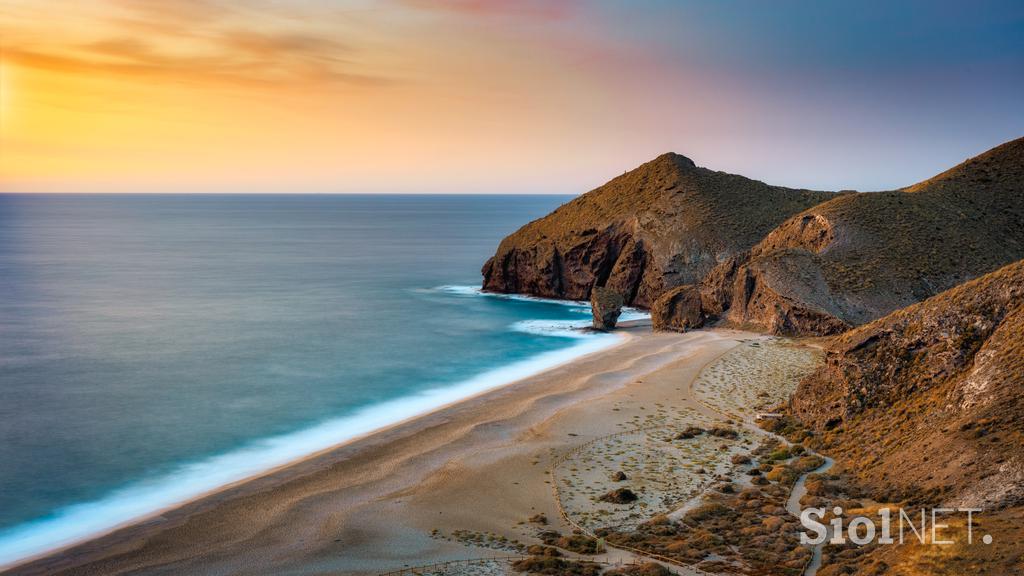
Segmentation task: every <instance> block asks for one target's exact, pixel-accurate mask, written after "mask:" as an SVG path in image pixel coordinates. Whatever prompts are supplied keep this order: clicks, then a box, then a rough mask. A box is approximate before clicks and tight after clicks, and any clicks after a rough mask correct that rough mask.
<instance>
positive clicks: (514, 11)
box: [401, 0, 577, 20]
mask: <svg viewBox="0 0 1024 576" xmlns="http://www.w3.org/2000/svg"><path fill="white" fill-rule="evenodd" d="M401 2H402V3H404V4H406V5H408V6H412V7H414V8H420V9H423V10H436V11H443V12H453V13H457V14H464V15H468V16H517V17H522V18H529V19H537V20H558V19H562V18H565V17H567V16H569V15H570V14H571V13H572V12H574V11H575V9H576V7H577V0H519V1H516V2H510V1H506V0H401Z"/></svg>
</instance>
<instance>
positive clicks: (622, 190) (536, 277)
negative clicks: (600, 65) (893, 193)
mask: <svg viewBox="0 0 1024 576" xmlns="http://www.w3.org/2000/svg"><path fill="white" fill-rule="evenodd" d="M834 197H835V194H833V193H828V192H814V191H810V190H793V189H789V188H782V187H778V186H769V185H767V184H764V183H762V182H758V181H755V180H750V179H749V178H744V177H742V176H736V175H734V174H726V173H724V172H715V171H713V170H708V169H706V168H700V167H697V166H696V165H695V164H694V163H693V161H691V160H690V159H689V158H686V157H685V156H680V155H678V154H664V155H662V156H659V157H658V158H656V159H654V160H652V161H651V162H648V163H646V164H644V165H642V166H640V167H639V168H637V169H635V170H632V171H630V172H627V173H625V174H623V175H622V176H619V177H617V178H615V179H613V180H612V181H610V182H608V183H607V184H605V185H604V186H601V187H600V188H597V189H595V190H592V191H590V192H588V193H586V194H584V195H582V196H580V197H578V198H576V199H574V200H572V201H571V202H568V203H567V204H565V205H563V206H561V207H560V208H558V209H557V210H555V211H554V212H552V213H551V214H549V215H548V216H545V217H544V218H541V219H539V220H535V221H533V222H530V223H529V224H527V225H526V226H523V227H522V228H520V229H519V230H518V231H517V232H515V233H514V234H512V235H510V236H508V237H507V238H505V239H504V240H503V241H502V242H501V244H500V245H499V246H498V250H497V252H496V253H495V255H494V257H492V258H491V259H489V260H488V261H487V263H486V264H485V265H484V267H483V275H484V283H483V287H484V289H485V290H489V291H494V292H510V293H525V294H532V295H535V296H543V297H550V298H568V299H574V300H585V299H587V298H589V297H590V292H591V289H592V288H593V287H594V286H607V287H609V288H612V289H614V290H616V291H618V292H619V293H621V294H622V295H623V296H624V297H625V300H626V303H627V304H630V305H635V306H641V307H647V306H649V305H650V304H651V302H653V301H654V299H655V298H656V297H657V295H658V294H660V293H661V292H662V291H663V290H664V289H665V288H666V287H672V286H676V285H679V284H688V283H693V282H697V281H698V280H700V279H701V278H702V277H703V276H704V275H705V274H706V273H707V272H708V271H709V270H711V269H712V268H714V267H715V265H717V264H718V263H719V262H722V261H723V260H725V259H727V258H728V257H730V256H732V255H733V254H735V253H737V252H740V251H743V250H745V249H748V248H750V247H751V246H753V245H754V244H755V243H756V242H757V241H759V240H760V239H761V238H763V237H764V235H765V234H766V233H768V231H770V230H771V229H772V228H774V227H776V226H778V225H779V224H780V223H782V222H783V221H784V220H785V219H786V218H788V217H789V216H792V215H793V214H796V213H798V212H800V211H802V210H804V209H806V208H809V207H811V206H814V205H815V204H819V203H821V202H823V201H825V200H829V199H831V198H834Z"/></svg>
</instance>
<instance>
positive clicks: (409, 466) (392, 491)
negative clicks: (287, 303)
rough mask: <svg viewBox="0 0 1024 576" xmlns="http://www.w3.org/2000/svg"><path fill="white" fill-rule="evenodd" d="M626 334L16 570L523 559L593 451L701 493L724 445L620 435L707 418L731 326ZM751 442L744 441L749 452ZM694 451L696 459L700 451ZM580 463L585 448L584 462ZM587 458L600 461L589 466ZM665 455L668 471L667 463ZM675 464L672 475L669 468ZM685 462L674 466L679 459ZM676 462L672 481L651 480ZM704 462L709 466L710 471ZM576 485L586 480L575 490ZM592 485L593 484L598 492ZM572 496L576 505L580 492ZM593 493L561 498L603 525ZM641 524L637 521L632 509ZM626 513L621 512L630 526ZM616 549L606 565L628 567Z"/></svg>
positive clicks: (344, 566)
mask: <svg viewBox="0 0 1024 576" xmlns="http://www.w3.org/2000/svg"><path fill="white" fill-rule="evenodd" d="M633 324H634V325H632V326H630V327H628V328H625V329H623V330H622V331H621V332H622V334H623V335H624V336H625V338H624V341H623V342H622V343H621V344H619V345H618V346H616V347H614V348H611V349H609V350H605V351H602V352H598V353H596V354H591V355H589V356H585V357H582V358H579V359H577V360H575V361H572V362H570V363H567V364H564V365H562V366H559V367H557V368H555V369H552V370H549V371H547V372H544V373H541V374H538V375H535V376H533V377H530V378H526V379H523V380H521V381H518V382H516V383H514V384H511V385H508V386H505V387H503V388H500V389H498V390H494V391H491V392H488V393H485V394H483V395H480V396H478V397H475V398H472V399H469V400H466V401H463V402H460V403H458V404H455V405H452V406H449V407H446V408H443V409H441V410H438V411H436V412H433V413H431V414H429V415H426V416H423V417H420V418H417V419H414V420H411V421H408V422H404V423H402V424H399V425H396V426H394V427H391V428H389V429H387V430H384V431H381V432H379V433H376V434H373V435H370V436H368V437H366V438H362V439H359V440H357V441H354V442H351V443H348V444H346V445H343V446H340V447H338V448H336V449H332V450H330V451H328V452H326V453H322V454H319V455H317V456H315V457H312V458H309V459H307V460H305V461H302V462H300V463H297V464H294V465H292V466H288V467H286V468H284V469H281V470H277V471H275V472H273V473H271V474H268V475H266V476H264V477H261V478H258V479H255V480H251V481H248V482H245V483H242V484H240V485H237V486H234V487H231V488H228V489H225V490H223V491H221V492H218V493H216V494H214V495H210V496H207V497H204V498H201V499H199V500H196V501H194V502H191V503H188V504H186V505H184V506H182V507H180V508H177V509H175V510H172V511H168V512H166V513H164V514H161V515H159V516H157V517H155V518H152V519H149V520H148V521H146V522H143V523H141V524H138V525H134V526H130V527H126V528H123V529H121V530H118V531H116V532H114V533H112V534H108V535H106V536H103V537H101V538H98V539H96V540H92V541H89V542H87V543H84V544H80V545H77V546H74V547H72V548H69V549H67V550H64V551H62V552H60V553H57V554H53V555H50V556H47V557H44V558H41V559H37V560H36V561H33V562H31V563H29V564H24V565H22V566H20V567H17V568H15V569H13V570H11V571H10V573H12V574H127V573H131V574H267V573H275V574H375V573H380V572H385V571H388V570H394V569H398V568H402V567H405V566H416V565H423V564H428V563H432V562H437V561H445V560H456V559H464V558H475V557H485V556H489V555H504V554H509V553H512V552H513V551H514V550H515V549H516V547H517V546H523V545H529V544H534V543H537V542H538V540H537V537H536V536H537V532H538V527H537V526H536V525H535V523H531V522H529V519H530V518H531V517H534V518H536V517H537V515H543V516H544V517H545V518H546V519H547V521H548V524H547V525H546V526H544V529H547V530H556V531H560V532H562V533H569V532H570V531H571V527H570V526H569V525H567V524H566V523H565V522H564V521H563V520H562V519H561V517H560V514H559V510H558V508H557V505H556V502H555V498H554V497H553V495H552V484H551V483H552V481H553V480H552V478H553V477H552V475H551V473H550V472H551V470H552V468H553V467H554V468H556V469H557V474H558V478H559V480H558V481H560V482H563V485H564V486H568V487H569V488H570V489H572V490H571V492H572V493H573V494H583V493H593V492H594V491H595V490H600V489H601V488H600V484H601V482H602V481H604V479H605V476H606V475H605V474H604V473H603V472H600V470H597V469H596V468H595V466H594V465H593V463H592V462H590V461H588V460H586V458H583V460H581V462H578V463H575V464H574V463H572V462H571V461H570V460H569V459H565V458H562V457H560V455H563V454H565V453H566V452H567V451H569V450H572V449H573V448H574V447H578V446H581V445H584V444H588V445H589V446H591V447H598V448H595V450H596V452H595V454H597V455H599V456H600V457H601V458H603V459H605V460H607V462H608V463H609V464H608V465H610V466H613V467H616V468H619V469H623V470H628V473H629V474H630V475H631V476H635V481H636V483H638V484H640V485H641V487H642V486H643V485H644V482H648V483H650V490H649V491H647V492H644V494H651V495H655V494H656V495H658V498H660V500H659V501H651V502H644V503H643V505H642V507H641V510H644V511H647V508H648V507H650V512H651V513H654V512H657V510H656V508H658V507H659V506H661V507H666V506H668V507H671V506H672V505H673V503H674V502H676V501H678V502H680V503H682V502H683V501H685V500H686V499H687V498H692V497H693V495H694V494H699V491H700V490H701V489H702V482H704V480H702V477H701V476H700V475H697V474H696V473H694V474H686V473H685V472H687V469H688V468H693V469H694V470H695V469H696V468H697V467H702V468H708V469H709V470H713V471H719V472H720V471H722V470H724V469H725V468H726V467H727V463H728V456H729V454H730V453H731V452H730V451H729V449H727V448H723V447H720V446H716V445H709V446H708V447H707V449H706V450H703V451H702V449H701V448H700V447H699V446H698V447H691V448H688V450H689V451H690V452H689V453H679V454H669V455H668V456H667V458H655V459H652V462H655V461H656V462H659V464H658V465H657V466H653V465H648V464H647V463H646V462H634V461H630V460H629V454H628V451H625V450H618V451H616V450H614V448H615V443H616V442H623V441H626V440H628V438H626V436H628V435H629V434H635V432H633V431H635V430H639V429H654V430H656V429H658V427H665V428H666V429H668V428H671V427H675V426H678V425H681V424H682V423H684V422H686V423H705V424H707V423H712V422H713V421H715V419H716V418H719V417H720V415H719V414H716V413H714V412H712V411H711V410H709V409H708V408H707V407H706V406H704V405H702V403H701V402H698V401H696V400H695V399H694V397H693V396H692V394H693V391H692V385H693V383H694V381H695V379H696V378H697V376H698V374H700V372H701V370H702V369H703V368H704V367H705V366H707V365H708V364H709V363H711V362H712V361H714V360H715V359H716V358H719V357H720V356H722V355H723V354H724V353H726V352H728V351H729V350H731V349H733V348H734V347H735V346H737V345H738V344H739V343H740V342H742V341H746V340H750V339H753V338H763V337H759V336H756V335H754V334H750V333H745V332H739V331H732V330H703V331H695V332H689V333H686V334H676V333H652V332H651V331H650V327H649V326H648V325H646V323H643V322H641V323H633ZM750 442H751V440H750V439H749V438H741V439H740V440H739V441H738V443H737V445H744V446H745V445H749V444H750ZM694 451H696V452H694ZM581 458H582V457H581ZM588 462H590V463H588ZM666 463H667V464H666ZM665 466H668V468H665ZM673 466H676V467H677V468H673ZM673 470H675V471H676V472H679V473H678V474H673V475H672V476H673V477H676V478H679V481H678V482H675V481H673V483H672V485H670V486H662V485H656V483H657V482H659V481H660V480H659V479H664V478H665V477H666V474H665V472H672V471H673ZM705 473H706V471H704V470H702V471H701V472H700V474H705ZM574 483H575V484H578V486H577V488H578V489H573V485H574ZM588 491H589V492H588ZM573 498H576V499H577V500H579V501H578V502H576V501H574V500H573ZM592 500H593V499H588V498H579V497H577V496H571V497H565V498H563V504H564V505H565V507H566V511H567V513H568V514H569V515H570V517H571V518H573V521H574V522H577V521H578V522H580V523H582V524H583V525H586V524H587V523H588V522H589V523H592V524H593V525H599V524H601V522H602V521H610V520H608V519H602V518H601V516H602V513H601V512H600V510H599V509H597V508H595V507H594V506H592V505H591V504H590V502H591V501H592ZM632 515H633V516H634V518H633V519H634V520H637V519H639V517H640V516H641V514H637V513H635V512H634V513H632ZM629 519H630V518H628V517H622V518H615V519H614V520H615V522H616V523H618V524H621V523H622V522H626V521H628V520H629ZM629 556H630V555H629V554H628V553H625V552H619V551H614V550H613V551H610V552H609V553H608V554H604V555H599V556H597V558H598V559H603V560H610V561H618V560H628V559H629Z"/></svg>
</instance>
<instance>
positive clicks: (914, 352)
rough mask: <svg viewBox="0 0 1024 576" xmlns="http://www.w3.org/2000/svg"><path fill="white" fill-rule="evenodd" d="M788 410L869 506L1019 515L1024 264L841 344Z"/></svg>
mask: <svg viewBox="0 0 1024 576" xmlns="http://www.w3.org/2000/svg"><path fill="white" fill-rule="evenodd" d="M790 409H791V412H792V414H793V415H794V416H796V417H797V418H798V419H799V420H801V421H802V422H803V423H804V424H806V425H807V426H809V427H811V428H812V429H815V430H817V431H818V432H819V433H820V434H821V436H820V438H821V441H822V449H823V450H825V451H826V452H827V453H829V454H830V455H833V456H835V458H836V460H837V463H838V464H839V465H840V466H841V467H842V468H844V469H845V470H846V471H847V472H848V473H850V474H852V475H853V476H854V477H855V478H856V481H857V483H858V484H860V485H861V486H862V487H864V488H865V490H866V492H867V493H869V494H872V495H873V496H874V497H877V498H879V499H884V498H886V497H887V498H888V499H889V501H899V500H901V499H906V498H911V499H919V500H931V501H932V502H933V503H934V504H939V503H942V504H950V505H952V506H959V507H978V508H984V509H986V510H992V509H997V508H1002V507H1007V506H1019V505H1022V504H1024V454H1021V451H1020V450H1019V447H1020V446H1021V442H1022V441H1024V426H1022V422H1024V261H1021V262H1017V263H1015V264H1011V265H1009V266H1006V267H1004V268H1002V269H1000V270H998V271H996V272H992V273H990V274H987V275H985V276H982V277H980V278H978V279H976V280H973V281H971V282H968V283H966V284H964V285H961V286H958V287H956V288H953V289H951V290H948V291H946V292H943V293H941V294H939V295H937V296H934V297H932V298H929V299H927V300H925V301H923V302H921V303H918V304H915V305H913V306H910V307H908V308H905V309H902V310H899V311H897V312H894V313H892V314H890V315H888V316H886V317H884V318H882V319H879V320H876V321H874V322H871V323H869V324H867V325H864V326H862V327H860V328H857V329H854V330H851V331H849V332H846V333H844V334H842V335H840V336H837V337H835V338H834V339H832V340H831V341H830V343H829V344H828V345H827V348H826V361H825V365H824V366H823V367H822V368H820V369H819V370H818V371H817V372H816V373H815V374H813V375H811V376H809V377H808V378H806V379H805V380H804V381H803V382H801V384H800V386H799V388H798V390H797V392H796V394H795V395H794V396H793V398H792V400H791V403H790Z"/></svg>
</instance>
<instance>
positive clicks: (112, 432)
mask: <svg viewBox="0 0 1024 576" xmlns="http://www.w3.org/2000/svg"><path fill="white" fill-rule="evenodd" d="M567 199H568V197H557V196H520V197H517V196H314V195H280V196H264V195H252V196H230V195H224V196H218V195H198V196H194V195H181V196H175V195H167V196H149V195H132V196H114V195H109V196H108V195H85V196H83V195H47V196H16V195H0V463H2V465H0V564H3V563H5V562H10V561H12V560H15V559H17V558H20V557H24V556H26V555H29V554H34V553H38V552H40V551H44V550H46V549H49V548H52V547H54V546H56V545H60V544H62V543H67V542H69V541H72V540H76V539H80V538H82V537H84V536H88V535H90V534H95V533H97V532H99V531H103V530H107V529H110V528H111V527H113V526H116V525H118V524H120V523H123V522H125V521H128V520H131V519H132V518H136V517H139V516H140V515H145V514H147V513H151V512H153V511H155V510H157V509H160V508H163V507H166V506H168V505H172V504H174V503H176V502H180V501H182V500H184V499H187V498H190V497H194V496H195V495H197V494H200V493H203V492H206V491H208V490H211V489H214V488H216V487H218V486H221V485H223V484H225V483H229V482H232V481H236V480H238V479H241V478H245V477H247V476H251V475H253V474H256V473H259V472H260V471H263V470H266V469H268V468H270V467H273V466H277V465H280V464H282V463H285V462H288V461H290V460H294V459H296V458H300V457H302V456H303V455H306V454H309V453H311V452H314V451H317V450H320V449H323V448H326V447H329V446H331V445H333V444H336V443H338V442H342V441H344V440H346V439H349V438H352V437H354V436H357V435H359V434H363V433H365V432H368V431H371V430H373V429H375V428H378V427H380V426H383V425H386V424H388V423H390V422H394V421H396V420H400V419H402V418H405V417H408V416H411V415H415V414H417V413H421V412H423V411H426V410H429V409H431V408H433V407H437V406H439V405H442V404H444V403H446V402H450V401H453V400H456V399H458V398H461V397H465V396H467V395H470V394H473V393H476V392H479V391H481V390H485V389H487V388H490V387H493V386H496V385H500V384H502V383H506V382H508V381H511V380H514V379H516V378H519V377H522V376H524V375H527V374H530V373H534V372H536V371H538V370H541V369H543V368H545V367H548V366H551V365H554V364H556V363H559V362H561V361H564V360H566V359H568V358H571V357H573V356H575V355H579V354H582V353H586V352H588V351H593V350H597V349H600V348H602V347H605V346H607V345H609V344H610V343H611V342H613V341H614V338H613V337H610V336H604V335H584V334H580V333H578V332H574V331H571V330H568V329H567V328H569V327H571V326H573V325H580V324H586V323H587V320H588V314H589V311H588V310H587V308H586V307H585V306H582V305H578V304H567V303H553V302H545V301H536V300H530V299H522V298H503V297H497V296H486V295H481V294H479V293H478V292H477V291H476V290H475V289H474V287H476V286H478V285H479V281H480V275H479V269H480V266H481V264H482V263H483V262H484V260H485V259H486V258H487V257H488V256H489V255H490V254H491V253H493V250H494V248H495V246H496V245H497V242H498V241H499V240H500V239H501V238H502V237H503V236H504V235H506V234H508V233H509V232H511V231H513V230H515V229H516V228H517V227H518V226H520V225H522V224H523V223H525V222H527V221H529V220H531V219H533V218H537V217H539V216H542V215H543V214H545V213H547V212H549V211H550V210H552V209H553V208H555V207H556V206H557V205H559V204H560V203H562V202H564V201H566V200H567Z"/></svg>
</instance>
